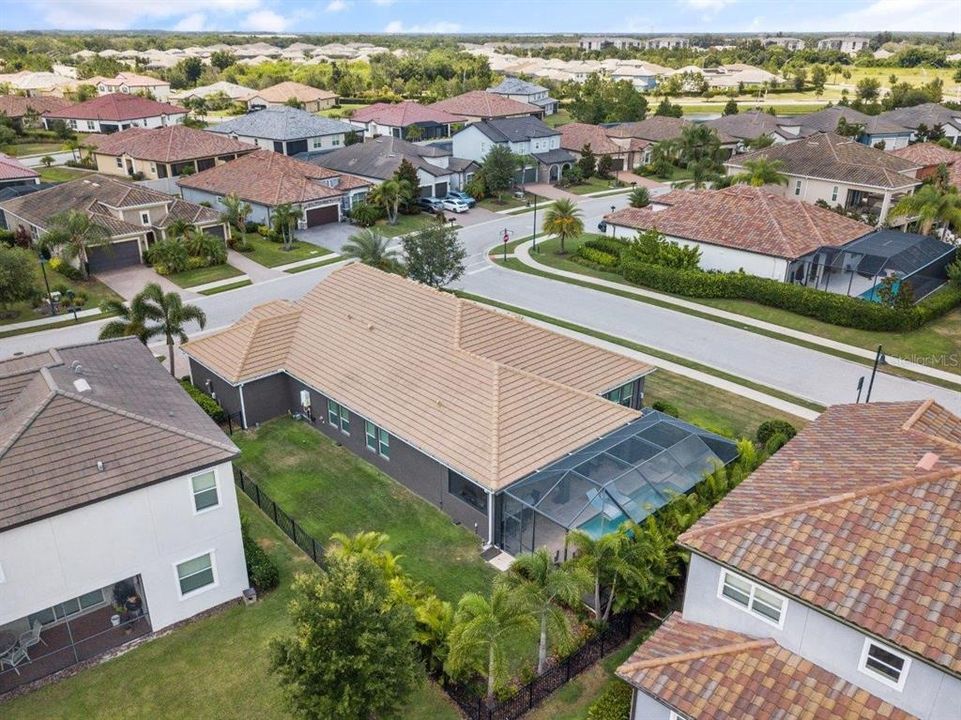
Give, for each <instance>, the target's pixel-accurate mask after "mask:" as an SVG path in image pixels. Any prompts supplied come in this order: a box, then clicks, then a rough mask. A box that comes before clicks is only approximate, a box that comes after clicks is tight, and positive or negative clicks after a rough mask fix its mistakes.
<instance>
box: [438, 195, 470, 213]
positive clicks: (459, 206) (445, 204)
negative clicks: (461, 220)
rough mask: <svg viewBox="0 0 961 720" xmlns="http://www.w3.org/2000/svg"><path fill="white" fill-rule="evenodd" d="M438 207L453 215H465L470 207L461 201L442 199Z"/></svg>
mask: <svg viewBox="0 0 961 720" xmlns="http://www.w3.org/2000/svg"><path fill="white" fill-rule="evenodd" d="M440 206H441V207H442V208H444V209H445V210H450V211H451V212H455V213H465V212H467V211H468V210H470V206H469V205H468V204H467V203H465V202H464V201H463V200H455V199H454V198H444V200H443V201H442V202H441V204H440Z"/></svg>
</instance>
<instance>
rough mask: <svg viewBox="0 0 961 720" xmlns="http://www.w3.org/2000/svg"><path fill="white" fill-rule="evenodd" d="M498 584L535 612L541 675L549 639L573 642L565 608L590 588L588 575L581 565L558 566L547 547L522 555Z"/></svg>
mask: <svg viewBox="0 0 961 720" xmlns="http://www.w3.org/2000/svg"><path fill="white" fill-rule="evenodd" d="M497 582H498V584H500V585H502V586H503V587H504V588H506V589H507V590H509V591H510V592H511V593H513V594H514V595H515V596H516V598H517V600H518V602H520V603H522V604H524V605H525V606H527V607H528V609H529V610H530V611H531V612H532V613H534V616H535V617H536V618H537V621H538V623H539V624H540V642H539V644H538V649H537V674H538V675H540V674H541V673H543V672H544V668H545V666H546V665H547V645H548V640H550V641H551V642H553V643H554V644H560V643H565V642H569V641H570V638H571V626H570V622H568V619H567V614H566V613H565V612H564V609H563V607H562V606H567V607H571V606H573V605H575V604H576V603H577V602H579V601H580V599H581V593H582V592H584V591H585V590H586V589H587V588H589V587H590V584H591V579H590V575H588V574H587V572H586V571H585V570H584V569H583V568H581V567H578V566H577V565H568V566H561V565H555V564H554V562H553V561H552V560H551V556H550V553H549V552H548V551H547V549H546V548H538V549H537V550H535V551H534V552H533V553H530V554H528V555H520V556H518V557H517V558H516V559H515V560H514V562H513V563H512V564H511V566H510V569H509V570H508V571H507V572H506V573H504V574H503V575H500V576H499V577H498V578H497Z"/></svg>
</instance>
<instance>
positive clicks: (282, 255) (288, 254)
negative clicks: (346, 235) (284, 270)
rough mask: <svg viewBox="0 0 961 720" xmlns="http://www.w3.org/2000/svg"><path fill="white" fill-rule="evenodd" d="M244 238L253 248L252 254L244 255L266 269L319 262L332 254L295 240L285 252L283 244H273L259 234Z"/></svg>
mask: <svg viewBox="0 0 961 720" xmlns="http://www.w3.org/2000/svg"><path fill="white" fill-rule="evenodd" d="M244 238H245V240H246V241H247V244H248V245H249V246H250V247H251V250H250V252H246V251H245V252H244V253H243V254H244V256H245V257H248V258H250V259H251V260H253V261H254V262H256V263H260V264H261V265H263V266H264V267H277V266H278V265H287V264H288V263H293V262H298V261H300V260H309V259H311V258H317V259H318V260H319V259H320V258H321V257H323V256H324V255H329V254H330V250H327V249H326V248H322V247H320V246H318V245H311V244H310V243H306V242H302V241H300V240H294V242H293V245H292V246H291V248H290V250H284V245H283V243H275V242H271V241H270V240H268V239H267V238H264V237H261V236H260V235H258V234H257V233H246V234H245V235H244Z"/></svg>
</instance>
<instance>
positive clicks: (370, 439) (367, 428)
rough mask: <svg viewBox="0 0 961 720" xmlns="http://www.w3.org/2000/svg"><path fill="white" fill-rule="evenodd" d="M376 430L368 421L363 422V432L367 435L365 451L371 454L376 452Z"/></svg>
mask: <svg viewBox="0 0 961 720" xmlns="http://www.w3.org/2000/svg"><path fill="white" fill-rule="evenodd" d="M379 429H380V428H378V427H377V426H376V425H374V423H372V422H371V421H370V420H367V421H365V422H364V432H365V433H366V435H367V449H368V450H370V451H371V452H377V431H378V430H379Z"/></svg>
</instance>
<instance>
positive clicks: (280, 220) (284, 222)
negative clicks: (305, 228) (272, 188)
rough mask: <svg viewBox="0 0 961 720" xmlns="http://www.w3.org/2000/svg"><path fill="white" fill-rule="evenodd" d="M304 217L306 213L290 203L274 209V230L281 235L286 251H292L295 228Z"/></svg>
mask: <svg viewBox="0 0 961 720" xmlns="http://www.w3.org/2000/svg"><path fill="white" fill-rule="evenodd" d="M303 216H304V211H303V210H301V209H300V208H295V207H294V206H293V205H291V204H290V203H283V204H281V205H278V206H277V207H275V208H274V229H275V230H276V231H277V232H279V233H280V237H281V238H282V239H283V241H284V250H290V249H291V248H292V247H293V244H294V226H295V225H296V224H297V221H298V220H300V219H301V218H302V217H303Z"/></svg>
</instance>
